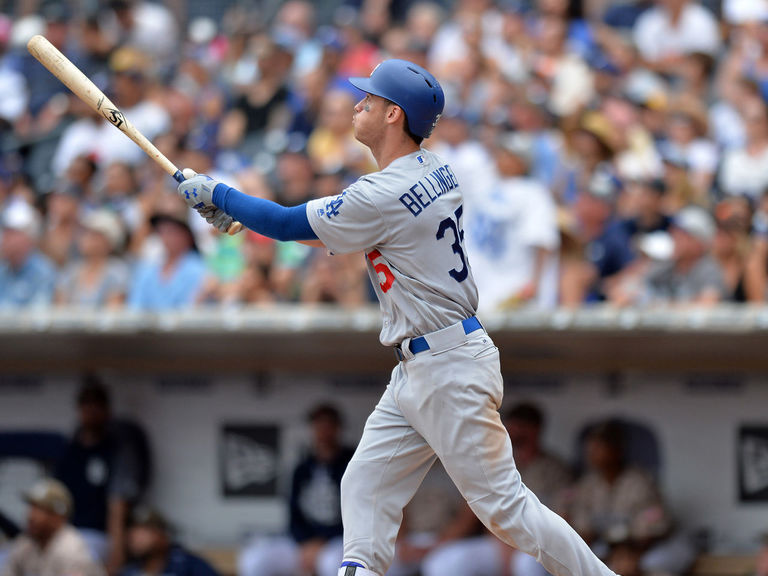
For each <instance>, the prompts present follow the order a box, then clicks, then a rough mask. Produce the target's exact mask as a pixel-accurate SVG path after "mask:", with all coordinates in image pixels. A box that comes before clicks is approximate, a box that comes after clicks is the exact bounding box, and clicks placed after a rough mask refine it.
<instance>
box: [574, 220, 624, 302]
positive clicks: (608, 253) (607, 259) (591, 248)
mask: <svg viewBox="0 0 768 576" xmlns="http://www.w3.org/2000/svg"><path fill="white" fill-rule="evenodd" d="M585 256H586V259H587V260H588V261H590V262H591V263H592V264H593V265H594V266H595V268H596V269H597V273H598V276H599V279H598V281H600V280H603V279H604V278H607V277H609V276H613V275H614V274H616V273H617V272H620V271H621V270H623V269H624V267H626V266H627V264H629V263H630V262H632V260H634V258H635V255H634V253H633V251H632V243H631V242H630V235H629V233H628V230H627V228H626V227H625V226H624V225H623V223H621V222H613V223H610V224H608V225H607V226H606V227H605V229H604V230H603V233H602V234H601V235H600V236H598V237H597V238H595V239H594V240H593V241H592V242H590V243H589V244H587V246H586V248H585ZM604 299H605V296H604V294H603V293H602V291H601V290H600V288H599V284H598V285H596V286H594V287H593V288H592V290H590V292H589V294H587V298H586V300H587V302H596V301H601V300H604Z"/></svg>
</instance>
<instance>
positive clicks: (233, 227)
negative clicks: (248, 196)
mask: <svg viewBox="0 0 768 576" xmlns="http://www.w3.org/2000/svg"><path fill="white" fill-rule="evenodd" d="M173 179H174V180H176V182H178V183H179V184H181V183H182V182H184V180H186V178H184V174H182V173H181V170H176V173H175V174H174V175H173ZM242 229H243V225H242V224H240V222H232V224H230V225H229V229H228V230H227V234H229V235H230V236H234V235H235V234H237V233H238V232H240V230H242Z"/></svg>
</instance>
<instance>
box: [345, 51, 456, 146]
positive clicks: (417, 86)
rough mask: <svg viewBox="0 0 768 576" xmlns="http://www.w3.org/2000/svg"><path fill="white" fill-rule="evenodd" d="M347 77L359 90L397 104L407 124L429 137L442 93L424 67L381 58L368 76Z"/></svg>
mask: <svg viewBox="0 0 768 576" xmlns="http://www.w3.org/2000/svg"><path fill="white" fill-rule="evenodd" d="M349 81H350V83H351V84H352V85H353V86H355V87H357V88H359V89H360V90H362V91H363V92H368V93H369V94H373V95H375V96H381V97H382V98H386V99H387V100H391V101H392V102H394V103H395V104H397V105H398V106H400V108H402V109H403V111H404V112H405V116H406V118H407V119H408V128H409V129H410V130H411V132H412V133H413V134H415V135H416V136H421V137H422V138H429V135H430V134H432V129H433V128H434V127H435V124H436V123H437V120H438V118H440V114H442V112H443V105H444V104H445V96H444V95H443V89H442V88H441V87H440V83H439V82H438V81H437V80H436V79H435V77H434V76H432V74H430V73H429V72H427V71H426V70H425V69H424V68H422V67H421V66H418V65H417V64H414V63H413V62H408V61H407V60H397V59H392V60H384V62H382V63H381V64H379V65H378V66H376V68H374V69H373V72H371V75H370V77H368V78H350V79H349Z"/></svg>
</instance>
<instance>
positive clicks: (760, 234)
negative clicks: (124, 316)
mask: <svg viewBox="0 0 768 576" xmlns="http://www.w3.org/2000/svg"><path fill="white" fill-rule="evenodd" d="M179 5H181V6H183V5H184V3H183V2H182V3H178V2H176V3H172V4H171V5H170V6H172V7H173V8H178V6H179ZM260 6H261V5H260V4H253V5H249V3H247V2H243V3H236V4H234V5H232V6H229V7H227V8H223V9H222V13H221V14H220V17H219V18H218V19H211V18H203V17H198V18H192V19H188V18H185V17H183V16H182V15H181V14H177V13H175V12H174V11H173V10H172V9H171V8H169V7H168V6H166V5H165V4H164V3H159V2H158V3H155V2H151V1H149V0H112V1H110V2H90V3H89V2H75V1H74V0H73V1H72V2H63V1H51V0H38V1H32V2H21V3H19V4H18V6H16V7H15V8H14V10H12V11H10V12H9V13H7V14H0V150H1V151H2V156H1V157H0V234H1V235H2V240H0V307H4V308H7V307H14V308H16V307H24V306H48V305H52V304H57V305H79V306H86V307H105V306H128V307H130V308H134V309H144V310H146V309H150V310H158V309H169V308H179V307H187V306H194V305H203V304H252V303H270V302H306V303H317V302H329V303H336V304H339V305H341V306H347V307H353V306H360V305H362V304H365V303H367V302H370V301H371V300H372V298H373V295H372V292H371V290H370V288H369V286H368V281H367V278H366V270H365V265H364V259H363V258H362V257H359V255H352V256H346V257H339V256H337V257H331V256H328V255H327V254H325V253H323V252H322V251H320V250H311V249H309V248H307V247H304V246H301V245H298V244H285V243H280V242H275V241H272V240H270V239H268V238H264V237H262V236H259V235H257V234H255V233H253V232H245V233H241V234H239V235H236V236H233V237H229V236H220V235H217V234H216V233H215V232H214V231H213V230H211V229H210V227H208V226H207V225H206V224H205V222H203V221H202V220H201V219H199V218H196V217H194V218H193V217H190V214H189V213H188V211H186V209H185V207H184V206H183V205H182V204H181V203H180V202H178V200H177V199H175V198H174V196H173V190H174V182H173V180H172V179H171V178H170V177H169V176H167V175H166V174H164V173H163V172H162V171H161V170H160V169H159V168H158V167H157V166H156V165H155V164H154V163H152V162H151V161H149V160H148V159H147V158H146V157H145V156H144V154H143V153H142V152H141V151H140V149H139V148H138V147H136V146H135V145H134V144H133V143H131V142H130V141H129V140H128V139H127V138H126V137H125V136H123V135H121V134H119V133H118V131H116V130H115V129H114V128H113V127H112V126H110V125H109V124H108V123H107V122H104V121H103V119H101V118H99V116H98V115H97V114H95V113H93V112H92V111H91V110H90V109H89V108H88V107H87V106H85V105H84V104H83V103H82V102H80V101H79V100H78V99H77V98H76V97H74V96H72V95H71V94H69V93H68V91H67V89H66V88H65V87H64V86H63V85H62V84H61V83H60V82H59V81H58V80H57V79H56V78H54V77H53V76H52V75H51V74H50V73H49V72H48V71H47V70H45V69H44V68H43V67H42V66H41V65H40V64H39V63H37V62H36V61H35V60H34V59H33V58H32V57H31V56H30V55H29V54H28V53H27V52H26V49H25V43H26V40H27V39H29V38H30V37H31V36H32V35H33V34H35V33H42V34H45V35H46V36H47V37H48V39H49V40H50V41H51V42H52V43H53V44H54V45H56V46H57V47H58V48H60V49H61V50H62V51H63V52H64V53H65V54H66V55H67V56H68V57H69V58H70V59H71V60H72V61H73V62H75V63H76V64H77V65H78V66H79V67H80V68H81V69H82V70H83V71H84V72H85V73H86V75H88V76H89V77H90V78H92V79H93V80H94V81H95V82H96V83H97V85H99V86H100V87H101V88H103V89H104V90H105V91H106V92H107V93H108V94H109V95H110V97H111V98H112V99H113V100H114V102H115V103H116V104H117V105H118V106H119V107H120V108H121V109H122V110H123V112H124V113H125V116H126V117H127V118H128V119H129V120H130V121H131V122H132V123H133V124H134V125H135V126H136V127H137V128H138V129H139V130H141V131H142V132H143V133H144V134H145V135H146V136H147V137H149V138H150V139H152V140H153V141H154V142H155V143H156V145H157V146H158V148H159V149H160V150H161V151H163V152H164V153H165V154H166V155H167V156H168V157H169V158H170V159H171V160H172V161H173V162H174V163H176V164H177V165H178V166H180V167H190V168H193V169H194V170H196V171H197V172H205V173H209V174H212V175H214V176H215V177H217V178H218V179H220V180H223V181H226V182H228V183H230V184H231V185H233V186H235V187H237V188H239V189H241V190H243V191H244V192H246V193H248V194H251V195H256V196H260V197H264V198H270V199H274V200H277V201H279V202H281V203H283V204H286V205H296V204H299V203H302V202H305V201H307V200H309V199H311V198H313V197H318V196H325V195H332V194H336V193H338V192H339V191H340V190H341V189H343V188H344V186H345V185H347V184H348V183H350V182H352V181H354V180H355V179H356V178H358V177H359V176H360V175H362V174H364V173H366V172H369V171H372V170H375V169H376V166H375V163H374V161H373V158H372V157H371V155H370V153H369V152H368V150H367V149H366V148H365V147H363V146H362V145H361V144H359V143H358V142H356V141H355V139H354V137H353V136H352V132H351V114H352V106H353V104H354V102H356V101H357V99H359V97H360V93H359V92H357V91H356V89H354V88H353V87H351V86H350V85H349V84H348V83H347V82H346V78H348V77H349V76H352V75H368V74H369V73H370V71H371V70H372V69H373V67H374V66H375V65H376V64H377V63H378V62H380V61H381V60H382V59H384V58H390V57H397V58H405V59H409V60H412V61H415V62H417V63H419V64H422V65H424V66H426V67H427V68H428V69H430V70H431V71H432V72H433V73H434V74H435V75H436V77H437V78H438V79H439V80H440V81H441V83H442V85H443V88H444V90H445V93H446V102H447V104H446V109H445V113H444V115H443V117H442V118H441V120H440V121H439V122H438V125H437V129H436V131H435V134H434V136H433V137H432V138H430V139H429V140H427V141H426V143H425V145H426V146H428V147H430V148H432V149H434V150H436V151H438V152H439V153H441V154H443V155H444V156H445V157H446V159H447V160H448V161H449V162H450V163H451V165H452V166H453V169H454V171H455V173H456V174H457V176H458V180H459V182H460V184H461V188H462V192H463V194H464V197H465V212H464V214H465V215H464V226H465V229H466V240H465V241H466V244H467V249H468V254H469V258H470V262H471V263H472V265H473V267H474V270H475V274H476V278H477V282H478V284H479V287H480V295H481V308H482V309H483V310H484V311H485V313H491V312H493V311H494V310H499V309H504V308H510V307H515V306H520V305H526V304H527V305H533V306H539V307H544V308H551V307H553V306H556V305H558V304H559V305H565V306H580V305H583V304H584V303H589V302H598V301H609V302H612V303H614V304H615V305H617V306H649V305H655V304H660V303H665V304H668V303H673V304H677V303H683V304H685V303H697V304H707V303H713V302H719V301H737V302H745V301H764V300H765V298H766V293H767V292H766V285H767V284H768V202H766V200H765V198H766V195H765V192H766V189H767V188H768V161H766V160H768V112H767V109H766V99H768V3H767V2H766V1H765V0H721V1H719V0H705V1H703V2H697V1H694V0H654V1H648V0H622V1H621V2H605V1H603V0H570V1H569V0H498V1H492V0H456V1H455V2H446V1H444V0H441V1H434V0H401V1H386V0H385V1H373V0H343V1H341V0H338V1H327V2H320V3H313V2H308V1H304V0H289V1H286V2H280V3H276V7H275V10H274V11H273V12H274V13H266V12H265V11H264V10H262V9H261V8H260ZM179 287H184V289H183V290H180V289H179Z"/></svg>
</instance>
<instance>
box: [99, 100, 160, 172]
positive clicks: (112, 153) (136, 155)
mask: <svg viewBox="0 0 768 576" xmlns="http://www.w3.org/2000/svg"><path fill="white" fill-rule="evenodd" d="M122 112H123V114H124V115H125V117H126V118H127V119H128V120H129V121H130V122H131V124H133V125H134V126H135V127H136V128H137V129H138V131H139V132H141V133H142V134H144V136H146V137H147V138H149V139H150V140H152V139H154V138H156V137H157V136H159V135H160V134H162V133H164V132H166V131H167V130H168V129H169V128H170V127H171V117H170V116H169V115H168V112H166V110H165V109H164V108H162V107H161V106H158V105H157V104H155V103H154V102H149V101H146V100H145V101H144V102H140V103H139V104H137V105H136V106H133V107H132V108H123V109H122ZM93 146H94V150H93V152H94V153H95V154H96V158H97V160H98V163H99V164H100V165H102V166H106V165H108V164H112V163H114V162H125V163H126V164H131V165H136V164H140V163H141V162H143V161H144V160H145V159H146V154H145V153H144V151H143V150H142V149H141V148H139V147H138V146H136V144H134V143H133V141H132V140H131V139H130V138H128V136H126V135H125V134H123V133H122V132H120V131H119V130H115V127H114V126H112V125H111V124H109V123H107V122H102V123H101V125H100V126H99V134H98V136H97V140H95V141H94V142H93Z"/></svg>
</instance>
